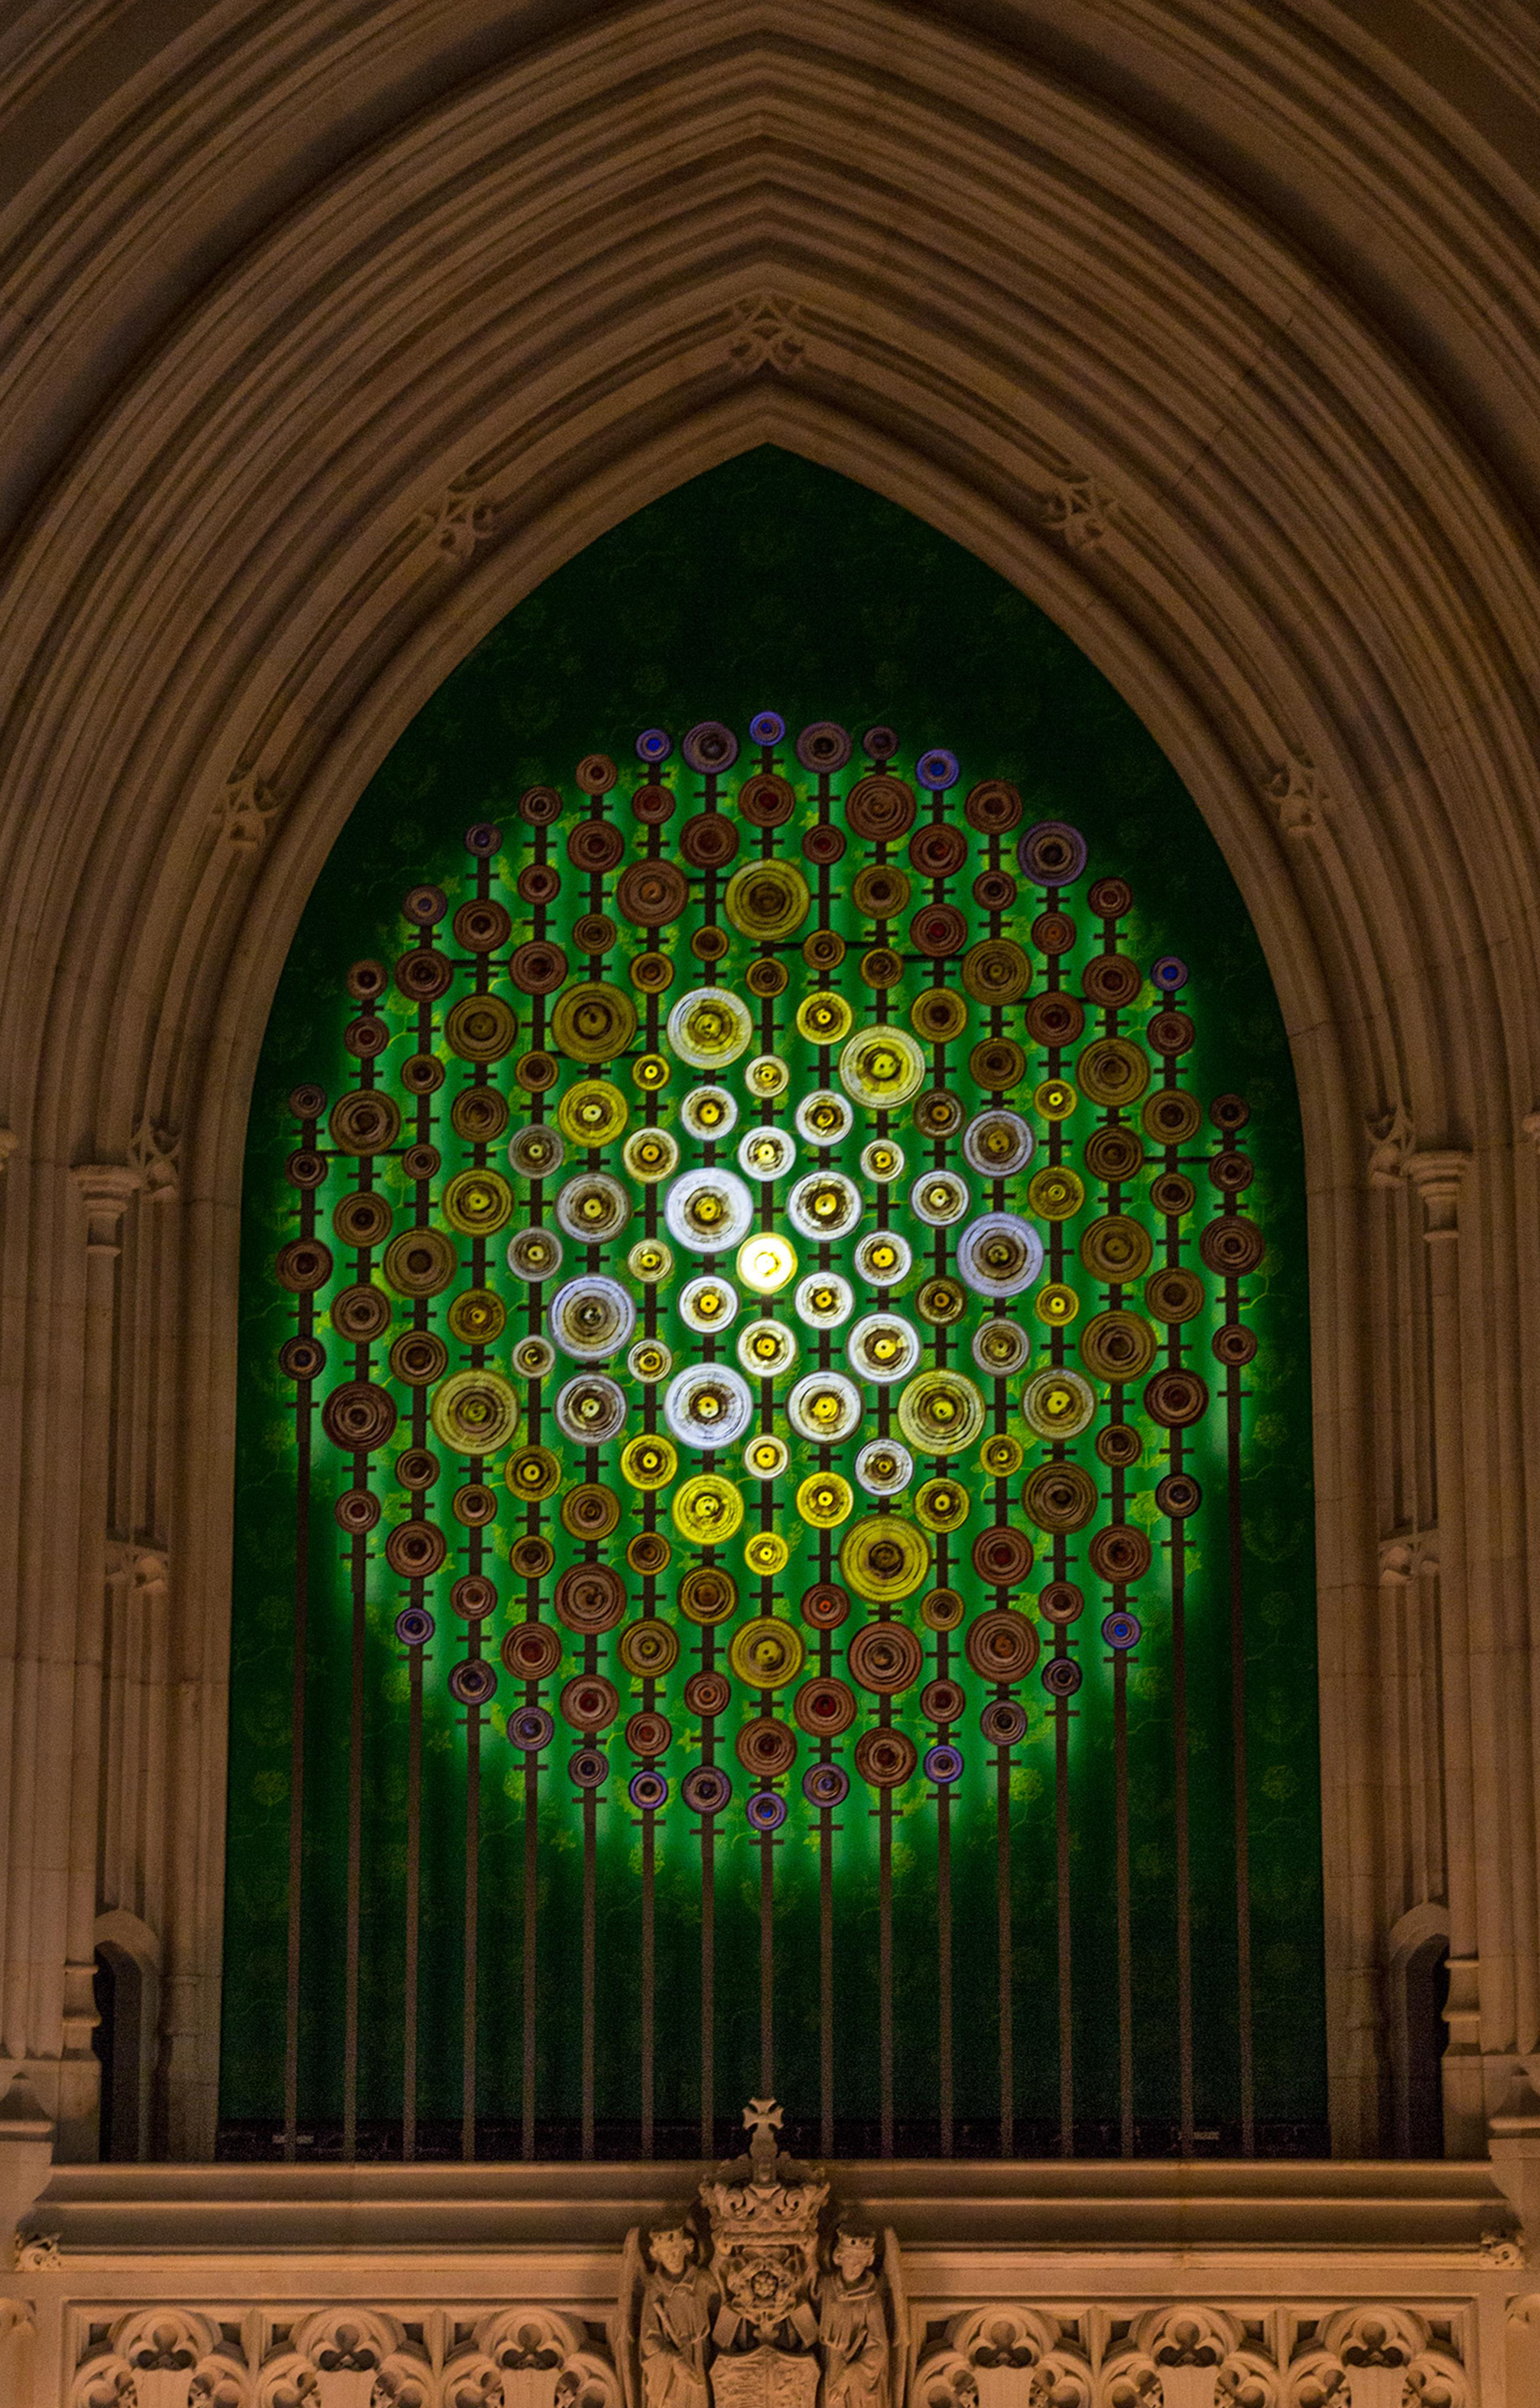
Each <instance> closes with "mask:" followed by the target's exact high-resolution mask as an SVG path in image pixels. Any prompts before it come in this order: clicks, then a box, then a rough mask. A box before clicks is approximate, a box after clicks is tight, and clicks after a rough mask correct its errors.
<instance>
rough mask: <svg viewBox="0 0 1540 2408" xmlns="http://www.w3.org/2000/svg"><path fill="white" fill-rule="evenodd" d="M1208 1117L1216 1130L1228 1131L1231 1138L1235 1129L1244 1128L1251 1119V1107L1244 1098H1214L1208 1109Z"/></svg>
mask: <svg viewBox="0 0 1540 2408" xmlns="http://www.w3.org/2000/svg"><path fill="white" fill-rule="evenodd" d="M1208 1116H1209V1119H1210V1120H1211V1121H1212V1122H1213V1123H1214V1125H1215V1127H1216V1129H1225V1130H1228V1131H1229V1133H1230V1134H1231V1136H1233V1135H1234V1133H1235V1131H1236V1130H1237V1129H1243V1128H1245V1125H1246V1123H1247V1121H1248V1120H1249V1119H1250V1118H1251V1106H1250V1105H1249V1104H1248V1103H1247V1102H1246V1100H1245V1097H1244V1096H1216V1097H1215V1098H1214V1101H1213V1102H1212V1104H1210V1106H1209V1108H1208Z"/></svg>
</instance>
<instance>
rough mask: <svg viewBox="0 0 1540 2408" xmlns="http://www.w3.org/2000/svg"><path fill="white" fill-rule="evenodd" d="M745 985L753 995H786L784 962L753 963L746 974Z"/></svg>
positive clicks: (744, 977)
mask: <svg viewBox="0 0 1540 2408" xmlns="http://www.w3.org/2000/svg"><path fill="white" fill-rule="evenodd" d="M743 983H744V985H745V986H746V987H747V988H748V990H749V993H750V994H751V995H757V996H770V995H784V992H785V985H786V972H785V966H784V963H782V962H772V961H759V962H751V963H750V964H749V967H748V968H747V970H746V971H745V972H744V976H743Z"/></svg>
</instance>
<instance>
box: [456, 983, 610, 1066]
mask: <svg viewBox="0 0 1540 2408" xmlns="http://www.w3.org/2000/svg"><path fill="white" fill-rule="evenodd" d="M477 1000H478V1001H479V1000H480V997H478V998H477ZM455 1010H456V1011H458V1010H459V1006H458V1005H456V1006H455ZM636 1033H637V1008H636V1005H635V1004H634V1003H633V1002H632V1001H631V998H630V996H628V995H623V994H622V993H621V990H620V988H619V987H618V986H605V985H604V984H602V983H601V982H595V981H592V980H583V981H580V982H574V983H573V984H572V985H571V986H568V987H564V988H563V990H562V992H561V994H560V995H559V996H557V997H556V1004H555V1009H554V1011H553V1012H552V1014H551V1036H552V1039H553V1041H554V1043H555V1044H556V1045H557V1046H558V1047H559V1048H560V1050H561V1052H562V1053H563V1054H566V1055H567V1057H568V1059H569V1061H571V1062H612V1061H613V1060H614V1058H615V1056H616V1054H624V1053H625V1052H626V1049H627V1047H628V1046H629V1045H630V1042H631V1039H632V1038H633V1037H634V1036H635V1035H636Z"/></svg>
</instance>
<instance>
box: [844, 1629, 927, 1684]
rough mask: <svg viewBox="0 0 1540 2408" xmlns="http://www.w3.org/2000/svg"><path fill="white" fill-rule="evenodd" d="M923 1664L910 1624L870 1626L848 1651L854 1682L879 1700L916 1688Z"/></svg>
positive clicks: (858, 1631)
mask: <svg viewBox="0 0 1540 2408" xmlns="http://www.w3.org/2000/svg"><path fill="white" fill-rule="evenodd" d="M924 1663H925V1650H924V1649H923V1648H922V1646H921V1645H920V1642H919V1639H918V1637H917V1635H916V1633H915V1632H914V1631H913V1630H911V1628H910V1627H909V1625H908V1623H907V1622H868V1623H866V1624H864V1625H863V1627H861V1628H860V1629H859V1630H857V1631H856V1635H855V1637H854V1638H853V1639H852V1641H851V1642H850V1644H849V1646H848V1647H847V1648H846V1649H845V1665H846V1669H847V1670H848V1671H849V1673H850V1677H851V1679H852V1680H853V1681H858V1682H859V1684H860V1685H861V1687H862V1688H863V1689H870V1690H871V1694H872V1695H873V1696H874V1697H878V1698H897V1697H900V1696H901V1695H902V1693H903V1691H904V1690H905V1689H910V1688H913V1687H914V1683H915V1682H916V1681H917V1680H918V1679H919V1677H920V1671H921V1669H922V1667H923V1665H924Z"/></svg>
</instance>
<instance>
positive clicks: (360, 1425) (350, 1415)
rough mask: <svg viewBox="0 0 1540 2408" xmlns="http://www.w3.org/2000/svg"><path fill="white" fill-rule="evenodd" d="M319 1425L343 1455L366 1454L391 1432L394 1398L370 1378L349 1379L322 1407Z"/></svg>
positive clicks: (394, 1422) (393, 1417) (386, 1438)
mask: <svg viewBox="0 0 1540 2408" xmlns="http://www.w3.org/2000/svg"><path fill="white" fill-rule="evenodd" d="M321 1426H322V1428H323V1429H324V1431H325V1433H326V1436H327V1437H328V1438H329V1439H330V1440H331V1442H332V1444H333V1445H334V1446H339V1447H340V1448H341V1449H342V1451H343V1453H344V1454H345V1455H370V1454H372V1453H373V1451H374V1449H375V1448H376V1447H377V1446H383V1445H384V1444H385V1443H386V1441H388V1440H389V1439H390V1438H391V1436H392V1435H393V1433H394V1431H395V1428H396V1404H395V1400H394V1398H392V1397H391V1395H390V1392H389V1390H388V1389H385V1388H379V1387H376V1386H375V1384H374V1383H373V1382H372V1381H370V1380H349V1381H348V1382H346V1383H345V1384H344V1385H343V1386H342V1387H340V1388H334V1389H333V1390H332V1393H331V1395H330V1396H329V1397H328V1398H326V1401H325V1403H324V1405H323V1406H322V1408H321Z"/></svg>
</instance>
